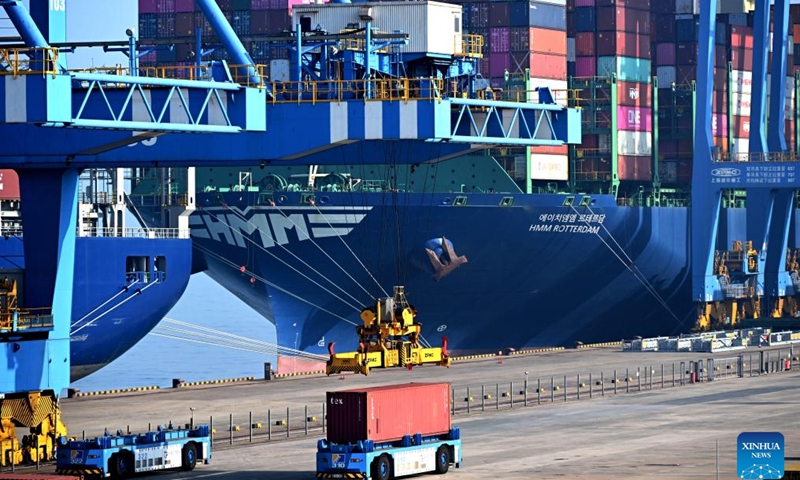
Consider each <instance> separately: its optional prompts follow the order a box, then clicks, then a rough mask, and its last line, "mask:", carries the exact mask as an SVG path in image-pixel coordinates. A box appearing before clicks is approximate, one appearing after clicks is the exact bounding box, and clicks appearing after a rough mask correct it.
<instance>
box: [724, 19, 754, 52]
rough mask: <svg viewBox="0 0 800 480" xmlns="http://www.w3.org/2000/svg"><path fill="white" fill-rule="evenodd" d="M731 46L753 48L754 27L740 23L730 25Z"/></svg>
mask: <svg viewBox="0 0 800 480" xmlns="http://www.w3.org/2000/svg"><path fill="white" fill-rule="evenodd" d="M728 32H729V34H730V46H731V47H733V48H742V47H743V48H750V49H752V48H753V29H752V28H750V27H742V26H740V25H730V26H729V27H728Z"/></svg>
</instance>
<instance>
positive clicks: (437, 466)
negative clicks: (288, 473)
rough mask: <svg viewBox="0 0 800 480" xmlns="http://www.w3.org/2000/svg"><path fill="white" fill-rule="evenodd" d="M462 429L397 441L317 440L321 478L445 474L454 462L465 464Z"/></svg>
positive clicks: (376, 477) (456, 465) (459, 465)
mask: <svg viewBox="0 0 800 480" xmlns="http://www.w3.org/2000/svg"><path fill="white" fill-rule="evenodd" d="M461 462H462V452H461V432H460V430H459V429H458V428H453V429H452V430H450V432H448V433H447V434H445V435H435V436H430V437H423V436H422V435H419V434H417V435H413V436H412V435H406V436H405V437H403V439H401V440H399V441H397V442H387V443H377V444H376V443H373V442H372V441H371V440H367V441H363V442H358V443H356V444H346V445H339V444H335V443H330V442H328V441H327V440H324V439H323V440H319V441H318V442H317V478H364V479H379V480H385V479H387V478H395V477H403V476H406V475H415V474H419V473H425V472H436V473H445V472H447V470H448V468H449V466H450V465H453V466H455V467H456V468H459V467H461Z"/></svg>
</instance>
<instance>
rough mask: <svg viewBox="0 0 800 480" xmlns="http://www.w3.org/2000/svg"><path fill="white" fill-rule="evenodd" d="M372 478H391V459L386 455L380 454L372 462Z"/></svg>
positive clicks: (377, 479)
mask: <svg viewBox="0 0 800 480" xmlns="http://www.w3.org/2000/svg"><path fill="white" fill-rule="evenodd" d="M372 478H374V479H375V480H389V479H390V478H392V461H391V460H389V456H388V455H381V456H380V457H378V458H376V459H375V460H374V461H373V462H372Z"/></svg>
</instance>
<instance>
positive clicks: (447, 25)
mask: <svg viewBox="0 0 800 480" xmlns="http://www.w3.org/2000/svg"><path fill="white" fill-rule="evenodd" d="M461 13H462V11H461V5H451V4H449V3H441V2H431V1H424V2H382V3H381V2H378V3H375V2H371V3H328V4H315V5H295V6H294V7H293V8H292V24H293V25H296V24H297V23H300V19H301V18H302V17H309V18H310V19H311V25H312V27H316V26H317V25H319V26H320V27H322V28H323V29H325V30H327V31H328V32H331V33H338V32H339V31H340V30H344V29H345V28H348V27H349V26H352V25H359V26H360V27H364V26H366V23H365V21H364V20H361V17H363V16H366V15H369V16H370V17H372V28H373V29H378V30H379V31H381V32H393V31H395V30H401V31H403V32H405V33H408V34H409V39H408V45H406V46H405V47H402V51H403V52H405V53H426V52H429V53H443V54H447V55H452V54H454V53H456V51H455V45H456V38H457V37H458V38H460V37H461V33H462V32H461Z"/></svg>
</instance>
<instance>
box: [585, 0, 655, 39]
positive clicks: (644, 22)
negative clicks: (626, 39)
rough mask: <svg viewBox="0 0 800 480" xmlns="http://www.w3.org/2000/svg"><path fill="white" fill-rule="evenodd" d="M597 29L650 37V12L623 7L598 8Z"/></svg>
mask: <svg viewBox="0 0 800 480" xmlns="http://www.w3.org/2000/svg"><path fill="white" fill-rule="evenodd" d="M597 28H598V30H603V31H609V30H611V31H617V32H629V33H638V34H640V35H650V12H649V11H648V10H637V9H631V8H624V7H598V8H597Z"/></svg>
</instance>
